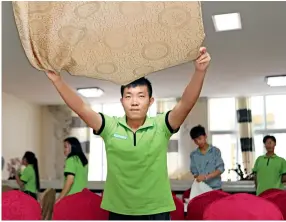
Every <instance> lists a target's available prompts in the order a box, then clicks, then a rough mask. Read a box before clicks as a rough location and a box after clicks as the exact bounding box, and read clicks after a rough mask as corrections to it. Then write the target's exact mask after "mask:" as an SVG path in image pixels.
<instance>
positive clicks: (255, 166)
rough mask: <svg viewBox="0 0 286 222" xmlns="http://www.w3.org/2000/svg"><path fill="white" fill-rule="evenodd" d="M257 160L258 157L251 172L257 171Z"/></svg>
mask: <svg viewBox="0 0 286 222" xmlns="http://www.w3.org/2000/svg"><path fill="white" fill-rule="evenodd" d="M258 162H259V157H258V158H257V159H256V161H255V164H254V167H253V169H252V172H253V173H257V171H258Z"/></svg>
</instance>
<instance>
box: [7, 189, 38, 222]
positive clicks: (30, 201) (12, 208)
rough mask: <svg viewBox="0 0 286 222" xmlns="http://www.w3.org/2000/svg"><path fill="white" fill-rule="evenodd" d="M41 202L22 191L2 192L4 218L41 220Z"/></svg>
mask: <svg viewBox="0 0 286 222" xmlns="http://www.w3.org/2000/svg"><path fill="white" fill-rule="evenodd" d="M41 212H42V209H41V206H40V203H39V202H37V201H36V200H35V199H34V198H32V197H31V196H29V195H27V194H25V193H24V192H22V191H18V190H12V191H7V192H4V193H2V220H41V218H42V215H41Z"/></svg>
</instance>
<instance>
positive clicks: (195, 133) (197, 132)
mask: <svg viewBox="0 0 286 222" xmlns="http://www.w3.org/2000/svg"><path fill="white" fill-rule="evenodd" d="M190 136H191V138H192V139H193V140H194V139H196V138H198V137H199V136H206V130H205V128H204V127H203V126H201V125H197V126H195V127H193V128H192V129H191V131H190Z"/></svg>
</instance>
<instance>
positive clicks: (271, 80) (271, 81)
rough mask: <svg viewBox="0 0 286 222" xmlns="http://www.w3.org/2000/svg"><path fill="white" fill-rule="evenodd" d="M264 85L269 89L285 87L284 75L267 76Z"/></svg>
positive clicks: (285, 77)
mask: <svg viewBox="0 0 286 222" xmlns="http://www.w3.org/2000/svg"><path fill="white" fill-rule="evenodd" d="M266 83H267V85H269V86H270V87H277V86H286V75H284V76H267V77H266Z"/></svg>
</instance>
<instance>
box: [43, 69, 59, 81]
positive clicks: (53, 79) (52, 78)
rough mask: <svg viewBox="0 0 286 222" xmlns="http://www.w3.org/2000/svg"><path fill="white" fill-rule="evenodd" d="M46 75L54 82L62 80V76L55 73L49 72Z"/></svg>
mask: <svg viewBox="0 0 286 222" xmlns="http://www.w3.org/2000/svg"><path fill="white" fill-rule="evenodd" d="M46 75H47V76H48V78H49V79H50V80H51V81H52V82H56V81H58V80H60V79H61V75H60V74H59V73H56V72H53V71H47V72H46Z"/></svg>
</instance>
